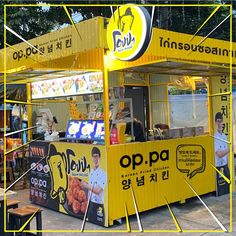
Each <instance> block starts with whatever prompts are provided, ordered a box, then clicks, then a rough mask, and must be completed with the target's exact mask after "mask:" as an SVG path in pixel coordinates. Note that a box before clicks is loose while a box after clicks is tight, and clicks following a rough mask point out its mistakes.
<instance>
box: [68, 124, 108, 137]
mask: <svg viewBox="0 0 236 236" xmlns="http://www.w3.org/2000/svg"><path fill="white" fill-rule="evenodd" d="M66 138H68V139H79V140H93V141H104V138H105V129H104V121H103V120H70V121H69V122H68V125H67V130H66Z"/></svg>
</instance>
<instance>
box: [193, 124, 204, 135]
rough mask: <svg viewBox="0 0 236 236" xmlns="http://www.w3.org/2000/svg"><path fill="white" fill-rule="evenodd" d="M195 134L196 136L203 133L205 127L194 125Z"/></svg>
mask: <svg viewBox="0 0 236 236" xmlns="http://www.w3.org/2000/svg"><path fill="white" fill-rule="evenodd" d="M194 134H195V136H199V135H203V134H204V127H203V126H198V127H194Z"/></svg>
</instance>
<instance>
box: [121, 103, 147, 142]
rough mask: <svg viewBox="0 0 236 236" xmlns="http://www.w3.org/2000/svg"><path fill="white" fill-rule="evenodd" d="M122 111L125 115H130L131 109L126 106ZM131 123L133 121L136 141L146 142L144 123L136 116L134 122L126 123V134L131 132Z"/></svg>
mask: <svg viewBox="0 0 236 236" xmlns="http://www.w3.org/2000/svg"><path fill="white" fill-rule="evenodd" d="M122 113H123V114H124V117H130V109H129V108H128V107H125V108H124V109H123V110H122ZM131 123H133V130H134V137H135V141H136V142H145V141H146V139H145V133H144V127H143V123H142V122H141V121H140V120H138V119H137V118H136V117H134V119H133V122H128V123H127V124H126V130H125V133H126V134H131Z"/></svg>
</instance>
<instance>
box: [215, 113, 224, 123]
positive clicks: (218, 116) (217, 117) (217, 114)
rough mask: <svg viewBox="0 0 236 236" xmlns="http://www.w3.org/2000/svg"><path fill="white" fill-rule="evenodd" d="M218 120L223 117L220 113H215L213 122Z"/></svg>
mask: <svg viewBox="0 0 236 236" xmlns="http://www.w3.org/2000/svg"><path fill="white" fill-rule="evenodd" d="M218 119H221V120H223V115H222V113H221V112H217V113H216V115H215V121H217V120H218Z"/></svg>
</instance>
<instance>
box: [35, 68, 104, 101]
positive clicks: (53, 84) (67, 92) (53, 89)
mask: <svg viewBox="0 0 236 236" xmlns="http://www.w3.org/2000/svg"><path fill="white" fill-rule="evenodd" d="M102 92H103V76H102V72H94V73H86V74H80V75H75V76H70V77H63V78H58V79H52V80H44V81H40V82H33V83H31V93H32V99H37V98H49V97H62V96H73V95H80V94H91V93H102Z"/></svg>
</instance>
